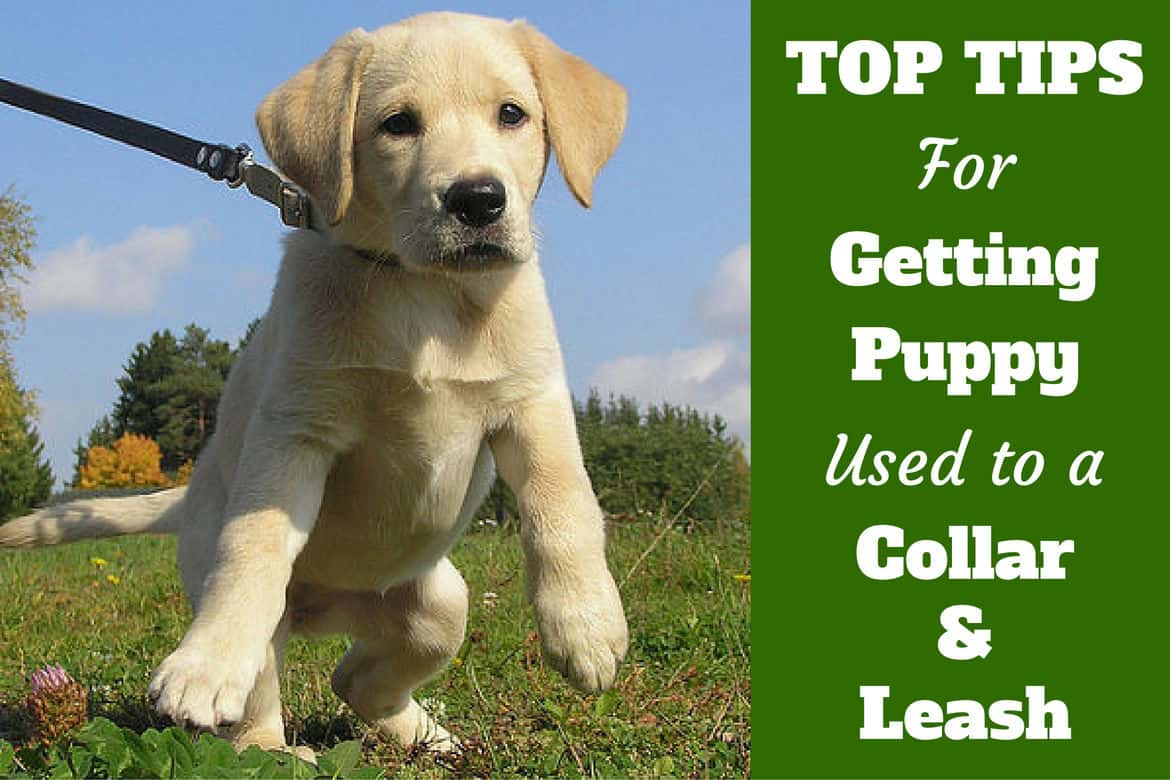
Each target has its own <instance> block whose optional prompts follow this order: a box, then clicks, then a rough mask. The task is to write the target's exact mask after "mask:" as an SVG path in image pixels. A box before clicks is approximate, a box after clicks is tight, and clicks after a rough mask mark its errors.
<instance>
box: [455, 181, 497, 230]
mask: <svg viewBox="0 0 1170 780" xmlns="http://www.w3.org/2000/svg"><path fill="white" fill-rule="evenodd" d="M506 203H507V198H506V196H505V194H504V185H503V184H502V183H501V182H500V180H499V179H497V178H495V177H490V176H489V177H487V178H483V179H460V180H459V181H457V182H455V183H454V184H452V185H451V186H450V187H449V188H448V189H447V192H446V193H444V195H443V208H445V209H446V210H447V213H448V214H451V215H453V216H454V217H455V219H457V220H459V221H460V222H462V223H463V224H464V225H469V226H471V227H477V228H479V227H485V226H487V225H490V224H492V223H493V222H495V221H496V220H497V219H499V218H500V215H501V214H503V213H504V205H505V204H506Z"/></svg>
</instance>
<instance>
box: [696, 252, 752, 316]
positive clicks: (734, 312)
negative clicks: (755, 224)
mask: <svg viewBox="0 0 1170 780" xmlns="http://www.w3.org/2000/svg"><path fill="white" fill-rule="evenodd" d="M751 290H752V247H751V244H742V245H740V246H737V247H736V248H735V249H733V250H732V251H731V252H729V253H728V254H727V255H725V256H724V258H723V259H722V260H720V261H719V270H717V271H716V272H715V278H714V279H712V280H711V283H710V284H709V285H708V286H707V288H706V289H705V290H703V292H702V293H701V294H700V295H699V316H701V317H702V318H703V321H704V322H706V323H707V325H708V326H709V327H711V328H712V329H713V330H715V331H717V332H719V333H724V334H727V335H733V336H744V337H746V336H747V332H748V329H749V328H750V327H751V319H752V293H751Z"/></svg>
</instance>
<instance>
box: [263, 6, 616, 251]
mask: <svg viewBox="0 0 1170 780" xmlns="http://www.w3.org/2000/svg"><path fill="white" fill-rule="evenodd" d="M625 119H626V96H625V91H624V90H623V89H622V88H621V87H620V86H618V85H617V84H616V83H615V82H613V81H611V80H610V79H609V78H607V77H606V76H605V75H603V74H602V73H601V72H600V71H598V70H597V69H595V68H593V67H592V66H591V65H589V64H588V63H587V62H585V61H584V60H582V59H580V58H578V57H575V56H573V55H571V54H569V53H567V52H565V51H562V50H561V49H560V48H558V47H557V46H556V45H555V44H553V43H552V42H551V41H550V40H549V39H548V38H546V37H545V36H544V35H542V34H541V33H540V32H538V31H537V30H536V29H535V28H533V27H532V26H530V25H528V24H526V23H524V22H512V23H507V22H503V21H499V20H495V19H486V18H482V17H476V16H467V15H462V14H445V13H444V14H426V15H423V16H417V17H413V18H411V19H407V20H406V21H404V22H400V23H398V24H394V25H390V26H388V27H383V28H381V29H379V30H377V31H375V32H372V33H368V32H365V31H364V30H355V31H353V32H351V33H348V34H347V35H345V36H344V37H342V38H341V39H340V40H338V41H337V42H336V43H335V44H334V45H333V46H332V48H330V49H329V51H327V52H326V53H325V55H324V56H323V57H321V58H320V59H319V60H317V61H316V62H314V63H312V64H311V65H309V66H308V67H307V68H305V69H304V70H302V71H301V72H300V73H298V74H297V75H296V76H294V77H293V78H292V79H291V80H290V81H289V82H288V83H286V84H284V85H283V86H281V87H279V88H277V89H276V90H275V91H274V92H273V93H272V94H270V95H269V96H268V97H267V98H266V99H265V100H264V102H263V103H262V104H261V106H260V109H259V110H258V111H257V113H256V122H257V124H258V125H259V128H260V135H261V138H262V139H263V141H264V146H265V148H266V149H267V150H268V154H269V155H270V156H271V158H272V159H273V161H274V162H275V163H276V164H277V165H278V166H279V167H280V168H281V169H282V170H283V171H284V172H285V174H286V175H288V176H289V177H290V178H291V179H292V180H293V181H294V182H296V183H297V184H298V185H300V186H301V187H302V188H304V189H305V190H306V191H307V192H308V193H309V195H310V196H311V197H312V198H313V200H314V202H315V203H316V205H317V208H318V209H319V210H320V212H321V214H322V215H323V216H324V218H325V219H326V220H327V221H328V223H329V225H330V226H331V228H332V230H333V235H334V238H335V240H337V241H339V242H341V243H345V244H349V245H352V246H354V247H357V248H359V249H364V250H368V251H374V252H378V253H383V254H392V255H395V256H397V257H398V258H399V260H400V262H401V263H402V265H403V266H404V267H406V268H407V269H410V270H416V271H426V270H437V271H451V270H486V269H491V268H499V267H503V266H506V265H508V264H511V263H517V262H524V261H526V260H528V259H530V258H531V257H532V256H533V252H534V245H533V233H532V203H533V201H534V200H535V198H536V194H537V192H538V190H539V189H540V182H541V179H542V178H543V176H544V170H545V167H546V165H547V163H548V156H549V145H550V144H551V146H552V149H553V150H555V152H556V155H557V159H558V162H559V163H560V168H561V171H562V173H563V174H564V176H565V180H566V181H567V182H568V185H569V188H570V190H571V191H572V192H573V194H574V195H575V196H576V198H577V200H579V201H580V202H581V204H582V205H584V206H589V205H590V203H591V199H592V190H593V179H594V176H595V175H596V174H597V172H598V170H599V169H600V168H601V166H602V165H603V164H604V163H605V161H606V160H607V159H609V156H610V155H611V154H612V153H613V150H614V149H615V148H616V147H617V144H618V140H619V139H620V137H621V134H622V130H623V128H624V126H625Z"/></svg>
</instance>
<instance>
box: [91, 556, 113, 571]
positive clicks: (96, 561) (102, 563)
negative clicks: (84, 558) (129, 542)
mask: <svg viewBox="0 0 1170 780" xmlns="http://www.w3.org/2000/svg"><path fill="white" fill-rule="evenodd" d="M89 562H90V563H92V564H93V565H94V566H96V567H98V568H99V569H104V568H106V566H107V565H108V564H109V561H107V560H106V559H105V558H99V557H97V556H96V555H95V556H94V557H92V558H90V559H89Z"/></svg>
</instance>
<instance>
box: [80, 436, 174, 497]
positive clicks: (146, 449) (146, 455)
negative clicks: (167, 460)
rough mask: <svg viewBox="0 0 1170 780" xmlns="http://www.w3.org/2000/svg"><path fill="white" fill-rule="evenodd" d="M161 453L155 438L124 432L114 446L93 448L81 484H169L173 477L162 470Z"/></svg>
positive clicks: (87, 487)
mask: <svg viewBox="0 0 1170 780" xmlns="http://www.w3.org/2000/svg"><path fill="white" fill-rule="evenodd" d="M161 460H162V452H161V451H160V450H159V448H158V444H157V443H155V441H154V440H153V439H150V438H148V437H146V436H139V435H138V434H134V433H124V434H122V438H120V439H118V440H117V441H116V442H114V446H113V447H100V446H96V447H90V448H89V451H88V453H87V455H86V464H85V465H84V466H82V467H81V472H80V476H81V478H80V480H79V481H78V486H79V487H80V488H82V489H83V490H95V489H97V488H127V487H168V486H169V485H171V484H172V483H171V480H170V479H168V478H167V475H166V474H163V473H162V471H161V470H160V469H159V462H160V461H161Z"/></svg>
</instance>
